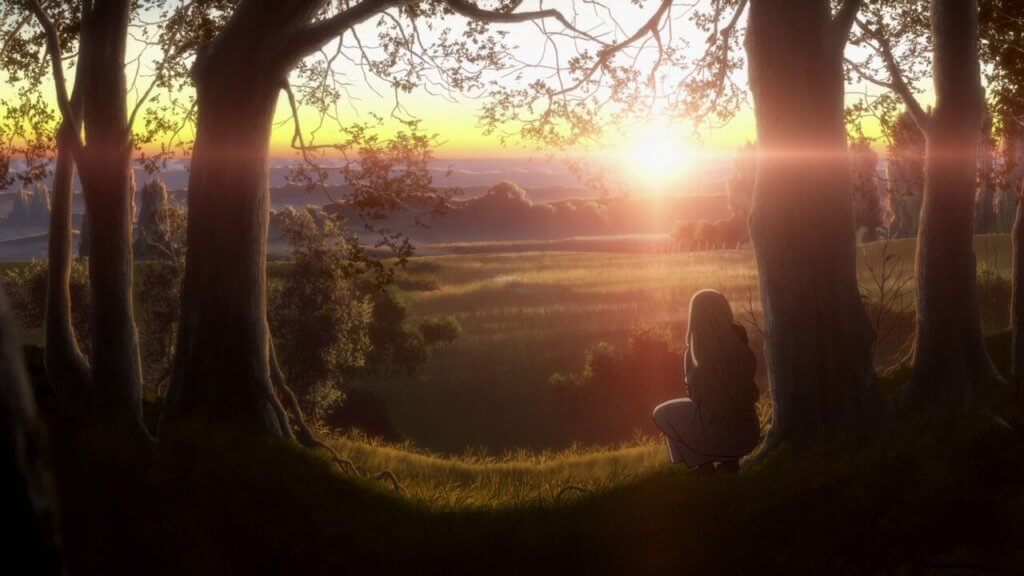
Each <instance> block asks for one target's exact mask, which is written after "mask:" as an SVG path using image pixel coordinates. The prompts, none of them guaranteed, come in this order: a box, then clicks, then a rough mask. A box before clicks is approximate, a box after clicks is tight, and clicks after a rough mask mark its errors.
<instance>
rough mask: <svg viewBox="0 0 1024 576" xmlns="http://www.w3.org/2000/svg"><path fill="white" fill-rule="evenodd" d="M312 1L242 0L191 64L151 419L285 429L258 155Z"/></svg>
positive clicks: (264, 155)
mask: <svg viewBox="0 0 1024 576" xmlns="http://www.w3.org/2000/svg"><path fill="white" fill-rule="evenodd" d="M317 7H319V3H318V2H313V1H306V2H302V1H298V0H294V1H290V2H281V3H274V4H273V5H267V4H266V3H262V4H261V3H257V2H243V3H242V4H240V5H239V7H238V8H237V9H236V10H235V13H234V14H233V15H232V18H231V20H230V22H229V23H228V24H227V26H226V27H225V29H224V31H223V32H222V33H221V34H220V35H219V36H218V37H217V38H216V39H214V40H213V41H212V42H211V43H210V44H209V45H207V46H205V47H204V48H203V50H202V51H201V53H200V55H199V57H198V58H197V61H196V64H195V67H194V69H193V78H194V81H195V84H196V93H197V102H198V114H199V119H198V125H197V128H196V142H195V147H194V150H193V155H192V165H191V169H190V173H189V186H188V221H189V226H188V235H187V254H188V256H187V261H186V265H185V278H184V282H183V285H182V308H181V325H180V328H179V331H178V345H177V350H176V354H175V360H174V369H173V372H172V376H171V383H170V387H169V389H168V393H167V400H166V404H165V406H164V411H163V416H162V419H161V424H160V425H161V430H163V429H165V428H166V427H168V426H173V425H175V423H178V422H182V421H185V420H200V421H205V422H207V423H215V424H217V425H226V426H230V427H233V428H237V429H242V430H248V431H253V432H257V433H268V434H271V435H275V436H287V435H290V433H291V432H290V430H289V427H288V422H287V419H286V418H285V417H283V415H284V410H283V408H282V407H281V404H280V402H279V400H278V398H277V396H276V395H275V394H274V388H273V383H272V379H271V374H270V341H269V333H270V330H269V326H268V324H267V316H266V302H267V279H266V260H267V253H266V243H267V225H268V207H269V189H268V157H269V146H270V134H271V130H272V128H273V118H274V110H275V107H276V104H277V98H278V93H279V92H280V89H281V86H282V85H283V82H284V79H285V78H286V77H287V74H288V72H289V71H290V70H291V68H292V67H293V66H294V65H295V63H296V62H297V61H298V58H299V55H297V54H292V51H291V50H290V48H289V46H288V44H289V43H290V42H291V41H292V40H293V39H294V38H295V35H296V32H297V30H299V29H300V27H301V26H302V25H303V24H305V23H306V22H307V21H309V20H310V19H311V18H312V16H313V14H314V13H315V9H316V8H317Z"/></svg>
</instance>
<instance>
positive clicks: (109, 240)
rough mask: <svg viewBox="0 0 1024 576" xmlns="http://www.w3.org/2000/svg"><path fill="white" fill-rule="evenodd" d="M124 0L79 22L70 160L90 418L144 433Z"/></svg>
mask: <svg viewBox="0 0 1024 576" xmlns="http://www.w3.org/2000/svg"><path fill="white" fill-rule="evenodd" d="M130 13H131V2H130V1H129V0H110V1H106V2H96V3H95V4H94V6H93V8H92V11H91V13H90V14H89V15H88V17H87V18H86V21H85V23H84V30H83V32H84V34H83V38H82V39H83V40H85V42H82V43H81V45H80V51H81V52H82V54H83V58H84V63H85V64H86V66H87V68H86V70H85V72H84V76H83V79H84V84H83V86H82V91H83V92H82V95H83V125H84V127H85V136H86V146H85V147H84V148H83V149H82V150H81V153H80V154H79V157H78V158H77V159H76V160H77V163H78V168H79V177H80V180H81V182H82V190H83V193H84V195H85V204H86V212H87V213H88V215H89V231H88V233H89V239H88V242H89V246H90V253H89V281H90V287H91V302H90V303H91V307H90V317H89V323H90V336H91V338H90V350H91V361H92V381H93V383H94V387H93V390H94V397H95V403H96V404H95V405H96V412H95V417H96V420H97V421H98V422H99V423H100V424H102V425H104V426H110V427H119V428H125V429H128V430H132V431H135V432H140V433H142V434H145V427H144V425H143V421H142V366H141V360H140V354H139V344H138V336H137V332H136V329H135V315H134V310H133V307H132V246H131V242H132V220H133V216H134V214H133V212H134V206H133V201H134V193H135V186H134V178H133V176H132V169H131V158H132V142H131V128H130V127H129V126H128V105H127V82H126V79H125V74H124V61H125V43H126V41H127V37H128V22H129V17H130Z"/></svg>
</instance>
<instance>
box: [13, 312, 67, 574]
mask: <svg viewBox="0 0 1024 576" xmlns="http://www.w3.org/2000/svg"><path fill="white" fill-rule="evenodd" d="M44 444H45V442H44V437H43V429H42V423H41V422H40V421H39V417H38V415H37V414H36V407H35V401H34V400H33V399H32V391H31V389H30V388H29V386H28V381H27V379H26V376H25V370H24V367H23V365H22V358H21V349H20V347H19V346H18V343H17V339H16V338H15V334H14V323H13V321H12V319H11V317H10V313H9V311H8V309H7V300H6V299H5V298H4V296H3V295H2V294H0V510H3V513H0V528H2V530H3V534H4V540H5V542H4V544H5V547H4V553H3V554H0V574H41V575H46V574H62V573H63V569H62V566H61V560H60V553H59V549H60V548H59V546H58V539H57V522H56V505H55V504H56V503H55V499H54V494H53V489H52V486H51V484H50V473H49V469H48V468H49V466H48V463H47V461H46V459H45V457H44V456H45V454H46V450H45V445H44Z"/></svg>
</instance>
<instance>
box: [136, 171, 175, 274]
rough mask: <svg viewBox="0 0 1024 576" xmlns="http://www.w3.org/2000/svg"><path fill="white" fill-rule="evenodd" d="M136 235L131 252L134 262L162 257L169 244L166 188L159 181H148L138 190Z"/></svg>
mask: <svg viewBox="0 0 1024 576" xmlns="http://www.w3.org/2000/svg"><path fill="white" fill-rule="evenodd" d="M139 197H140V199H141V203H140V205H139V221H138V233H137V235H136V237H135V246H134V247H133V248H132V252H133V254H134V256H135V259H136V260H152V259H157V258H160V257H161V256H163V255H164V252H165V251H166V250H167V248H168V245H169V242H170V238H169V235H170V232H171V231H170V222H169V213H168V204H167V187H166V186H164V183H163V181H162V180H160V179H154V180H150V181H149V182H146V184H145V185H144V186H143V187H142V188H140V189H139Z"/></svg>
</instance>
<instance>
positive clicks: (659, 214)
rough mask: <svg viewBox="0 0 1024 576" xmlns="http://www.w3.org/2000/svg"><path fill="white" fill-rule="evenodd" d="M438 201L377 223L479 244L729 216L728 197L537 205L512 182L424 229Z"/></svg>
mask: <svg viewBox="0 0 1024 576" xmlns="http://www.w3.org/2000/svg"><path fill="white" fill-rule="evenodd" d="M436 203H437V199H436V198H434V197H421V198H416V199H413V200H411V201H410V202H408V203H407V205H406V207H405V210H403V211H401V212H398V213H395V214H393V215H391V216H389V217H387V218H383V219H380V220H377V221H375V222H374V224H375V225H376V226H377V227H380V228H387V229H388V230H393V231H400V232H403V233H405V234H407V235H408V236H409V237H410V238H412V239H413V240H414V241H417V242H478V241H501V240H548V239H559V238H571V237H575V236H603V235H633V234H667V233H668V232H670V231H671V229H672V226H673V224H674V223H675V222H676V221H677V220H681V219H685V220H694V221H696V220H718V219H722V218H725V217H727V216H728V207H727V202H726V197H725V195H724V194H699V195H690V196H635V197H625V198H609V199H603V200H602V199H596V198H569V199H562V200H556V201H550V202H535V201H533V200H531V199H530V197H529V193H528V192H527V191H526V190H523V189H522V188H520V187H518V186H517V185H515V184H514V183H512V182H502V183H499V184H497V185H495V186H492V187H491V188H490V189H489V190H488V191H487V192H486V193H485V194H483V195H482V196H477V197H475V198H468V199H458V200H453V201H450V202H449V203H448V211H447V213H446V214H444V215H443V216H441V217H436V218H430V219H427V220H426V221H425V222H424V225H418V224H417V223H416V217H417V216H419V217H422V216H423V214H427V213H429V211H430V208H431V207H433V206H434V205H435V204H436ZM325 210H326V211H328V212H335V213H337V212H340V213H341V214H342V215H344V216H345V217H346V218H348V219H349V220H352V221H356V220H357V219H358V217H359V216H358V212H357V211H356V210H355V209H354V208H353V207H351V206H347V205H343V206H340V207H339V206H336V205H329V206H326V207H325Z"/></svg>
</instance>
